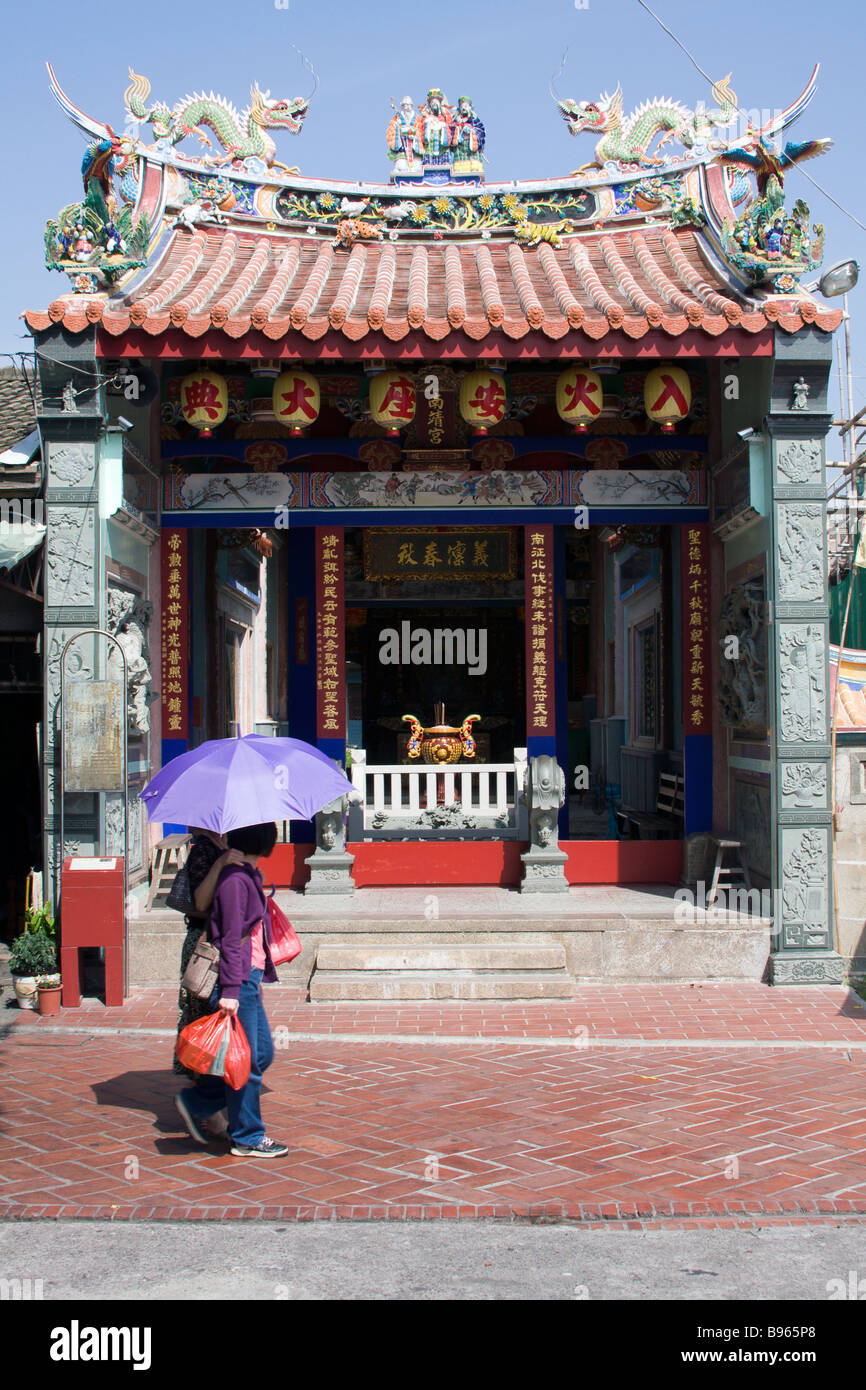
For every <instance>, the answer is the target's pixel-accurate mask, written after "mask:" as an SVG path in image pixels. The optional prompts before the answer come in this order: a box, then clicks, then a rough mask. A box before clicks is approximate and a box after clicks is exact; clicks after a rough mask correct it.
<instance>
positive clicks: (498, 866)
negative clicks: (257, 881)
mask: <svg viewBox="0 0 866 1390" xmlns="http://www.w3.org/2000/svg"><path fill="white" fill-rule="evenodd" d="M560 847H561V848H562V849H564V850H565V853H566V854H567V855H568V862H567V864H566V866H565V876H566V878H567V879H568V881H569V883H587V884H588V883H598V884H612V883H613V884H616V883H679V881H680V877H681V874H682V860H683V845H682V841H681V840H561V841H560ZM314 848H315V847H314V846H313V845H277V847H276V848H275V850H274V852H273V854H272V855H271V857H270V859H268V860H267V861H264V862H263V863H262V870H263V872H264V877H265V882H266V883H275V884H276V885H277V887H278V888H303V886H304V884H305V883H306V882H307V879H308V878H309V875H310V871H309V869H308V868H307V866H306V864H305V863H304V860H305V859H307V858H309V856H310V855H311V854H312V853H313V850H314ZM525 850H526V845H525V844H522V843H520V842H519V841H516V840H476V841H472V840H464V841H457V842H453V841H452V842H449V843H448V844H436V843H431V842H429V841H428V842H427V843H426V844H424V843H420V842H418V841H416V842H414V843H413V842H411V841H406V842H403V841H397V842H394V841H392V842H390V843H389V842H386V841H383V840H380V841H378V842H376V843H373V844H350V845H349V852H350V854H354V856H355V863H354V866H353V869H352V875H353V877H354V879H355V882H356V884H357V885H358V887H359V888H391V887H404V888H406V887H413V886H414V887H418V888H427V887H430V888H436V887H441V886H443V885H446V884H451V885H453V886H455V887H458V886H464V887H469V886H471V885H473V884H474V885H478V886H482V885H488V884H494V885H498V886H500V887H511V886H515V885H516V884H518V883H519V882H520V880H521V877H522V874H523V865H522V864H521V862H520V856H521V854H522V853H524V851H525Z"/></svg>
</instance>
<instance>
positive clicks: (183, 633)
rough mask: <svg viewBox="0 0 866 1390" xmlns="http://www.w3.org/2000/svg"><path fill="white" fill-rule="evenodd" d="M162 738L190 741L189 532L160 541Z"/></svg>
mask: <svg viewBox="0 0 866 1390" xmlns="http://www.w3.org/2000/svg"><path fill="white" fill-rule="evenodd" d="M160 557H161V562H162V570H161V588H162V605H161V614H160V617H161V624H160V631H161V633H162V663H161V674H162V694H161V701H162V737H163V738H166V739H171V738H188V737H189V610H188V607H187V593H188V590H187V582H188V548H187V533H186V531H163V532H162V535H161V537H160Z"/></svg>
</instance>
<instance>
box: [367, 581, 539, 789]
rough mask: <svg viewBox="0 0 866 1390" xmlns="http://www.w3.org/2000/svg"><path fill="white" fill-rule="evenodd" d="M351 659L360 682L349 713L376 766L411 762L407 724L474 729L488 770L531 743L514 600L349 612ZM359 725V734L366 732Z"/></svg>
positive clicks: (385, 606) (391, 606)
mask: <svg viewBox="0 0 866 1390" xmlns="http://www.w3.org/2000/svg"><path fill="white" fill-rule="evenodd" d="M346 638H347V657H348V660H349V663H350V670H353V671H354V672H355V673H356V674H355V676H354V681H355V684H356V688H357V693H356V694H355V695H354V697H353V693H352V690H351V688H350V714H355V715H356V720H352V721H351V722H352V723H353V726H354V729H355V731H356V732H357V733H360V737H361V740H362V742H363V746H364V747H365V748H366V749H367V758H368V761H369V762H371V763H399V762H405V761H406V743H407V738H408V725H407V724H405V723H404V722H403V719H402V716H403V715H404V714H414V715H415V716H416V717H417V718H418V720H419V721H420V722H421V723H422V724H423V725H425V726H429V725H432V724H433V723H434V722H436V721H435V718H434V706H436V705H437V704H443V705H444V707H445V722H446V723H447V724H450V725H460V724H461V723H462V721H463V720H464V719H465V718H466V716H467V715H469V714H479V715H480V716H481V720H480V722H479V723H478V724H477V725H476V726H475V728H476V732H475V738H476V741H477V746H478V747H477V755H476V756H477V759H478V761H479V762H485V763H486V762H508V761H510V760H511V759H512V758H513V756H514V749H515V747H519V746H525V744H526V696H525V675H524V665H525V662H524V621H523V609H522V605H520V604H519V603H517V602H514V601H510V602H509V601H504V602H503V601H500V602H499V603H488V604H484V605H482V604H479V603H477V602H472V601H466V602H459V601H458V602H454V601H453V599H452V601H451V602H444V601H440V602H417V603H411V602H408V601H401V602H399V603H394V604H390V603H384V604H382V603H379V604H371V605H369V606H367V607H365V608H363V609H361V608H358V609H353V610H351V611H350V612H348V613H347V627H346ZM358 724H359V725H360V729H358V727H357V726H358Z"/></svg>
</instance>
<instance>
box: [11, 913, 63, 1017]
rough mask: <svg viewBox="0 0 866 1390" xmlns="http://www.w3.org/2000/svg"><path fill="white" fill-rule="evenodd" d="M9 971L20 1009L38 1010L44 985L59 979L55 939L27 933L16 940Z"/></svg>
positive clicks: (13, 944) (35, 932)
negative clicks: (39, 990) (48, 979)
mask: <svg viewBox="0 0 866 1390" xmlns="http://www.w3.org/2000/svg"><path fill="white" fill-rule="evenodd" d="M9 969H10V971H11V974H12V985H13V988H14V990H15V997H16V999H17V1000H18V1006H19V1008H22V1009H35V1008H37V1007H38V1002H39V1001H38V998H37V991H38V988H39V984H40V982H41V981H42V980H43V979H45V978H46V977H48V976H52V975H53V976H54V977H55V978H56V979H59V976H57V974H56V972H57V953H56V951H55V949H54V942H53V941H52V940H51V937H50V936H48V934H47V933H46V932H44V931H23V932H22V933H21V935H20V936H16V938H15V940H14V941H13V942H12V946H11V948H10V950H9Z"/></svg>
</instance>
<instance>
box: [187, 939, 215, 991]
mask: <svg viewBox="0 0 866 1390" xmlns="http://www.w3.org/2000/svg"><path fill="white" fill-rule="evenodd" d="M219 975H220V953H219V947H218V946H214V945H213V943H212V942H210V941H208V939H207V931H203V932H202V934H201V936H200V937H199V939H198V941H197V943H196V947H195V950H194V951H193V953H192V955H191V956H190V959H189V964H188V965H187V967H186V970H185V971H184V972H183V978H182V979H181V984H182V985H183V987H184V989H185V990H186V991H187V993H188V994H194V995H195V997H196V998H197V999H209V998H210V996H211V995H212V994H213V992H214V987H215V985H216V984H217V983H218V981H219Z"/></svg>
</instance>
